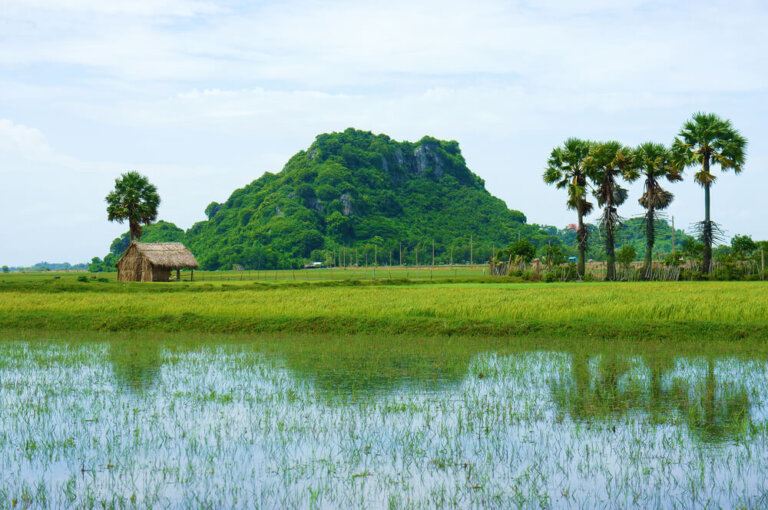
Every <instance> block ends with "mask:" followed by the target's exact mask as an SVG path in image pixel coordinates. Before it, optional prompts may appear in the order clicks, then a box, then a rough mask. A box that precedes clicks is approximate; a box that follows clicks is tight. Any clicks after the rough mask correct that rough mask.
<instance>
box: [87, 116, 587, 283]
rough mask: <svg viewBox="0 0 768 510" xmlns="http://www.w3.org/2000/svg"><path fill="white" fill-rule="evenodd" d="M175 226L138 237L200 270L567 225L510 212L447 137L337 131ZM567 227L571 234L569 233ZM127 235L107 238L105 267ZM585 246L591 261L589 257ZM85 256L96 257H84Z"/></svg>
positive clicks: (462, 252) (408, 258)
mask: <svg viewBox="0 0 768 510" xmlns="http://www.w3.org/2000/svg"><path fill="white" fill-rule="evenodd" d="M205 213H206V215H207V217H208V219H207V220H206V221H202V222H199V223H196V224H195V225H193V226H192V227H191V228H190V229H189V230H188V231H187V232H184V231H183V230H181V229H179V228H178V227H176V226H175V225H173V224H172V223H167V222H163V221H161V222H158V223H156V224H153V225H149V226H147V227H145V229H144V232H145V234H144V236H143V237H142V241H144V242H157V241H181V242H184V243H185V244H186V245H187V246H188V247H189V248H190V249H191V251H192V252H193V253H194V254H195V256H196V257H197V259H198V261H199V262H200V264H201V266H202V267H203V268H205V269H209V270H214V269H230V268H232V267H233V266H235V265H238V266H243V267H244V268H246V269H270V268H289V267H299V266H301V265H303V264H304V263H306V262H309V261H332V260H334V258H336V259H338V257H339V256H340V254H341V253H343V254H344V255H343V257H344V258H345V259H346V260H347V261H349V260H352V261H354V257H355V256H356V257H357V258H358V259H357V260H358V261H359V262H360V263H361V264H362V263H363V261H364V260H368V262H369V263H372V262H373V257H374V253H375V254H376V256H377V258H378V262H379V263H380V264H387V263H389V261H390V258H391V260H392V263H399V262H400V254H401V253H402V259H403V260H402V262H403V263H406V264H416V263H417V257H418V263H421V264H423V263H431V262H432V252H433V244H434V254H435V255H434V256H435V263H448V262H450V261H453V262H458V263H464V262H469V260H470V258H471V259H473V260H474V261H476V262H477V261H485V260H487V259H488V257H489V256H490V254H491V251H492V248H493V247H496V248H499V247H501V246H505V245H507V244H509V243H510V242H511V241H513V240H516V239H519V238H527V239H529V240H530V241H531V242H532V243H533V244H534V245H536V246H537V247H542V246H544V245H547V244H548V243H551V244H563V245H564V246H563V247H564V249H565V251H566V253H570V251H571V249H570V247H571V246H572V245H573V244H575V243H572V242H570V239H569V236H571V233H570V232H569V231H568V230H558V229H556V228H554V227H546V226H545V227H542V226H539V225H531V224H527V223H526V217H525V215H524V214H523V213H522V212H520V211H515V210H511V209H509V208H507V206H506V204H505V203H504V202H503V201H502V200H500V199H498V198H496V197H494V196H493V195H491V194H490V193H489V192H488V191H487V190H486V189H485V183H484V181H483V180H482V179H481V178H480V177H478V176H477V175H475V174H474V173H472V172H471V171H470V170H469V168H467V165H466V162H465V161H464V158H463V156H462V155H461V150H460V149H459V144H458V143H457V142H455V141H441V140H437V139H435V138H431V137H424V138H422V139H421V140H419V141H418V142H416V143H412V142H397V141H395V140H392V139H391V138H389V137H388V136H386V135H374V134H372V133H370V132H367V131H359V130H354V129H347V130H346V131H344V132H343V133H330V134H322V135H319V136H318V137H317V138H316V140H315V142H314V143H313V144H312V145H311V146H310V147H309V148H308V149H307V150H305V151H301V152H299V153H298V154H296V155H295V156H293V157H292V158H291V159H290V160H289V161H288V162H287V163H286V165H285V167H284V168H283V169H282V171H280V172H279V173H277V174H272V173H265V174H264V175H263V176H261V177H260V178H258V179H256V180H255V181H253V182H251V183H250V184H248V185H247V186H245V187H243V188H240V189H237V190H235V191H234V192H233V193H232V195H231V196H230V197H229V198H228V199H227V200H226V201H225V202H223V203H217V202H212V203H211V204H210V205H208V207H207V208H206V210H205ZM573 235H574V236H575V233H574V234H573ZM127 244H128V235H127V234H125V235H123V236H122V237H121V238H118V239H116V240H115V241H114V242H113V243H112V247H111V250H110V255H108V256H107V257H106V258H105V260H104V262H103V264H102V265H104V266H110V265H113V264H114V262H115V261H116V259H117V257H119V255H120V254H121V253H122V251H123V250H124V249H125V247H126V246H127ZM593 246H595V248H596V249H595V252H594V254H593V255H592V256H593V258H599V257H600V250H599V247H598V246H596V244H595V243H593ZM94 263H100V264H101V263H102V262H101V260H100V259H94Z"/></svg>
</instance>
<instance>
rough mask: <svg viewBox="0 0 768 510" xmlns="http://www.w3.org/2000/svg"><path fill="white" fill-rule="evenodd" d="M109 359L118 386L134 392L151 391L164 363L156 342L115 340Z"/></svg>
mask: <svg viewBox="0 0 768 510" xmlns="http://www.w3.org/2000/svg"><path fill="white" fill-rule="evenodd" d="M109 359H110V361H111V362H112V371H113V373H114V374H115V379H117V384H118V386H120V387H121V388H122V389H124V390H128V391H134V392H143V391H145V390H147V389H149V388H150V387H151V386H152V383H153V382H154V380H155V379H156V378H157V375H158V374H159V372H160V367H161V366H162V363H163V362H162V359H161V352H160V346H159V345H158V344H157V341H155V340H138V339H118V340H115V341H113V342H111V343H110V344H109Z"/></svg>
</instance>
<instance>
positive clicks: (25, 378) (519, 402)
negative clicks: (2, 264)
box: [0, 335, 768, 508]
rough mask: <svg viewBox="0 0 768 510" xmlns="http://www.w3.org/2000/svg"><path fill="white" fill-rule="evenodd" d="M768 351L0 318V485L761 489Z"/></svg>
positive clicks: (439, 497) (490, 495)
mask: <svg viewBox="0 0 768 510" xmlns="http://www.w3.org/2000/svg"><path fill="white" fill-rule="evenodd" d="M767 369H768V364H767V363H766V360H765V359H764V358H763V357H762V356H759V355H755V354H749V353H747V354H745V353H744V352H733V353H731V352H728V350H727V349H726V350H724V351H723V350H721V351H719V352H717V353H715V354H711V353H710V354H705V353H699V352H698V351H697V349H696V348H695V346H694V347H693V348H680V346H667V347H664V346H658V345H654V346H652V345H650V344H648V345H638V346H635V347H634V348H627V349H621V350H619V349H612V348H611V347H610V346H605V345H603V346H599V347H595V346H594V345H592V344H590V343H586V342H585V343H570V344H564V343H563V342H548V341H546V340H543V341H537V342H530V343H529V344H528V343H525V342H523V343H520V342H518V343H512V342H507V341H502V340H478V339H456V338H453V339H417V338H394V339H393V338H370V337H363V338H357V337H355V338H311V337H300V338H291V337H280V338H255V339H242V338H240V339H237V340H236V341H233V340H231V339H229V340H221V339H219V338H213V337H210V338H205V337H203V338H196V339H191V340H190V339H187V338H183V337H172V336H164V337H158V338H139V337H126V336H118V335H116V336H114V337H110V336H103V337H101V338H99V339H78V338H51V337H50V335H38V336H33V337H31V338H30V337H24V338H21V337H19V338H11V339H6V340H3V341H0V507H11V506H14V505H16V506H19V505H21V506H22V507H24V506H31V507H83V506H84V507H86V508H88V507H99V508H102V507H133V506H135V507H141V508H144V507H150V506H155V507H179V508H181V507H214V508H222V507H241V508H252V507H254V506H258V507H268V508H274V507H301V508H305V507H317V508H338V507H348V508H385V507H390V508H403V507H416V508H418V507H428V508H431V507H435V506H439V505H443V506H451V507H462V508H465V507H479V506H484V507H499V508H509V507H515V506H525V507H566V508H568V507H573V508H594V507H617V506H619V507H642V508H647V507H649V506H653V507H659V506H661V507H669V508H675V507H678V508H690V507H692V506H697V507H711V508H717V507H735V506H740V505H743V506H745V507H750V508H752V507H764V506H768V441H766V439H767V437H766V430H767V429H766V420H767V419H768V377H766V376H767V375H768V373H767V372H766V370H767Z"/></svg>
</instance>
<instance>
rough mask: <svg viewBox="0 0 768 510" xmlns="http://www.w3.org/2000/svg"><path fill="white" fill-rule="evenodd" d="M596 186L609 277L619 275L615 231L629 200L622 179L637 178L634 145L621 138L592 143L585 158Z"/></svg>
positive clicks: (608, 278) (612, 277)
mask: <svg viewBox="0 0 768 510" xmlns="http://www.w3.org/2000/svg"><path fill="white" fill-rule="evenodd" d="M585 165H586V167H587V171H588V173H589V177H590V179H592V181H593V183H594V187H595V192H594V194H595V197H596V198H597V205H598V206H600V207H602V208H603V215H602V217H601V218H600V226H601V228H602V230H603V232H604V233H605V258H606V269H607V270H606V279H607V280H615V279H616V254H615V251H614V232H615V230H616V227H618V226H619V224H620V223H621V220H620V218H619V214H618V212H617V209H618V207H619V206H620V205H621V204H623V203H624V202H625V201H626V200H627V195H628V194H627V190H626V188H622V187H621V186H620V185H619V180H620V179H622V178H623V179H624V180H626V181H629V182H631V181H634V180H635V179H637V177H638V173H637V169H636V168H635V166H634V164H633V162H632V149H630V148H629V147H625V146H623V145H622V144H621V143H619V142H601V143H595V144H592V147H591V148H590V150H589V156H588V157H587V160H586V162H585Z"/></svg>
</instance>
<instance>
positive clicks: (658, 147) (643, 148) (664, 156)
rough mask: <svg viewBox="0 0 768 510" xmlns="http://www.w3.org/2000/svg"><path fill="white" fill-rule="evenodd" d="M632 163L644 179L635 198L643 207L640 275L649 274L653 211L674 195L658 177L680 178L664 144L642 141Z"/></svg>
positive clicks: (668, 201) (653, 224) (652, 242)
mask: <svg viewBox="0 0 768 510" xmlns="http://www.w3.org/2000/svg"><path fill="white" fill-rule="evenodd" d="M634 165H635V167H636V168H637V169H638V170H639V171H640V173H641V174H642V176H643V177H644V178H645V183H644V186H643V196H642V197H640V198H639V199H638V202H640V205H642V206H643V207H644V208H645V211H646V212H645V218H644V219H645V262H644V263H643V278H645V279H649V278H650V277H651V260H652V255H653V245H654V243H655V242H656V219H657V214H656V211H660V210H663V209H666V208H667V207H669V204H671V203H672V200H673V199H674V197H675V196H674V195H673V194H672V193H670V192H669V191H667V190H665V189H664V188H662V187H661V182H660V181H661V180H663V179H667V180H668V181H669V182H674V181H681V180H683V177H682V175H680V173H679V172H678V170H677V168H676V167H675V165H674V164H673V162H672V154H671V153H670V151H669V149H667V148H666V147H665V146H664V144H661V143H653V142H646V143H644V144H642V145H640V146H639V147H638V148H637V149H635V156H634Z"/></svg>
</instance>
